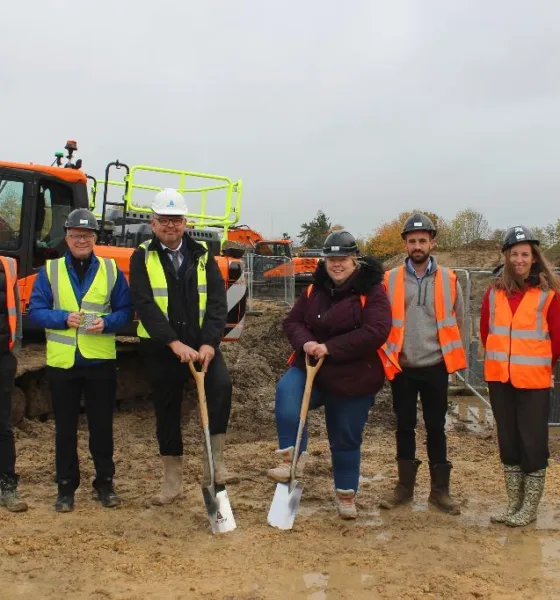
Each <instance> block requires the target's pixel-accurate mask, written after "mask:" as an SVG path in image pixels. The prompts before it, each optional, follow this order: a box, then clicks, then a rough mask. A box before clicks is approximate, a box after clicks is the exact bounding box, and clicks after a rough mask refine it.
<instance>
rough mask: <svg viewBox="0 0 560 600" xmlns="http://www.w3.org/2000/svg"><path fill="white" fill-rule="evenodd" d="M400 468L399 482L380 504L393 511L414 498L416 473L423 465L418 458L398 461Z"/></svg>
mask: <svg viewBox="0 0 560 600" xmlns="http://www.w3.org/2000/svg"><path fill="white" fill-rule="evenodd" d="M397 464H398V467H399V482H398V483H397V485H396V486H395V489H394V490H393V492H392V493H391V494H388V495H387V496H385V497H384V498H382V499H381V501H380V502H379V506H380V507H381V508H386V509H391V508H395V507H396V506H400V505H401V504H405V503H406V502H410V501H411V500H412V498H413V496H414V486H415V485H416V473H418V467H419V466H420V465H421V464H422V461H421V460H418V459H417V458H415V459H413V460H403V459H399V460H397Z"/></svg>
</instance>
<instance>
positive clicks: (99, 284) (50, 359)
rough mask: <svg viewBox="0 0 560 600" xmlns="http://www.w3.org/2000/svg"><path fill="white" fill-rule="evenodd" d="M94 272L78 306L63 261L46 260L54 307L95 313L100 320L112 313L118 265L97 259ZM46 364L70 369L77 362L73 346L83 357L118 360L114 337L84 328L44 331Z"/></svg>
mask: <svg viewBox="0 0 560 600" xmlns="http://www.w3.org/2000/svg"><path fill="white" fill-rule="evenodd" d="M98 260H99V267H98V269H97V273H96V274H95V277H94V279H93V281H92V283H91V285H90V287H89V290H88V291H87V292H86V295H85V296H84V298H83V300H82V304H81V306H79V305H78V301H77V300H76V295H75V294H74V289H73V288H72V283H71V281H70V275H69V274H68V269H67V267H66V258H65V257H64V256H63V257H62V258H58V259H56V260H48V261H47V264H46V271H47V277H48V279H49V282H50V284H51V290H52V295H53V308H54V309H55V310H67V311H68V312H83V313H94V314H96V315H97V316H99V317H101V316H103V315H107V314H109V313H110V312H111V293H112V292H113V288H114V287H115V282H116V281H117V264H116V263H115V261H114V260H113V259H112V258H99V259H98ZM45 334H46V338H47V365H49V366H50V367H59V368H61V369H70V367H72V366H73V365H74V362H75V359H76V347H77V348H78V349H79V350H80V354H81V355H82V356H83V357H84V358H89V359H101V360H111V359H115V358H116V357H117V351H116V347H115V334H113V333H89V332H87V331H86V330H85V328H84V327H82V326H80V327H79V328H78V329H74V328H73V327H69V328H68V329H46V330H45Z"/></svg>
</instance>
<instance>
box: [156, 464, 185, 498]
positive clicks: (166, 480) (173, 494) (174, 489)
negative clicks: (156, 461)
mask: <svg viewBox="0 0 560 600" xmlns="http://www.w3.org/2000/svg"><path fill="white" fill-rule="evenodd" d="M161 461H162V464H163V483H162V485H161V491H160V492H159V494H156V495H155V496H154V497H153V498H152V504H155V505H156V506H163V505H164V504H171V503H172V502H173V501H174V500H176V499H177V498H180V497H181V496H182V494H183V483H182V482H183V457H182V456H162V457H161Z"/></svg>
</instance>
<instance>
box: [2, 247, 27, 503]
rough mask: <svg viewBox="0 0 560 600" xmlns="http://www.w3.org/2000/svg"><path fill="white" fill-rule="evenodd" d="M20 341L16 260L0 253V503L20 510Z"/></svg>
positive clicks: (19, 309)
mask: <svg viewBox="0 0 560 600" xmlns="http://www.w3.org/2000/svg"><path fill="white" fill-rule="evenodd" d="M20 345H21V306H20V303H19V287H18V279H17V263H16V261H15V260H14V259H13V258H8V257H6V256H0V505H1V506H5V507H6V508H7V509H8V510H9V511H10V512H23V511H26V510H27V504H26V503H25V502H24V501H23V500H21V499H20V497H19V493H18V489H17V486H18V476H17V474H16V448H15V442H14V432H13V430H12V392H13V389H14V378H15V376H16V368H17V358H16V354H17V352H18V350H19V347H20Z"/></svg>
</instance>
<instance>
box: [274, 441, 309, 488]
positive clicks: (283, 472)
mask: <svg viewBox="0 0 560 600" xmlns="http://www.w3.org/2000/svg"><path fill="white" fill-rule="evenodd" d="M276 454H279V455H280V456H281V458H282V462H281V463H280V464H279V465H278V466H277V467H274V468H272V469H269V470H268V471H267V472H266V475H267V477H268V478H269V479H272V481H276V482H278V483H285V482H286V481H289V480H290V469H291V468H292V457H293V455H294V447H293V446H290V447H289V448H285V449H283V450H276ZM308 460H309V454H307V452H302V453H301V455H300V457H299V459H298V461H297V463H296V477H301V476H302V475H303V470H304V469H305V465H306V464H307V462H308Z"/></svg>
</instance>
